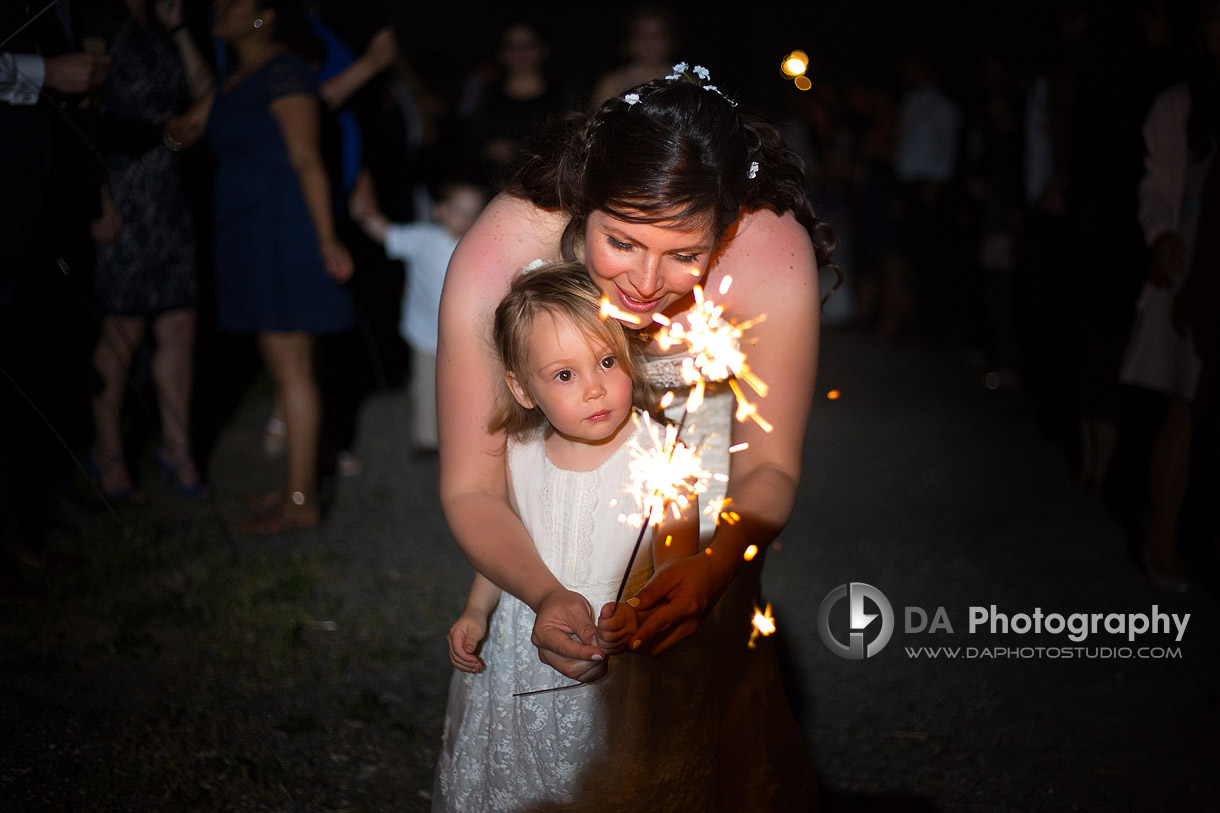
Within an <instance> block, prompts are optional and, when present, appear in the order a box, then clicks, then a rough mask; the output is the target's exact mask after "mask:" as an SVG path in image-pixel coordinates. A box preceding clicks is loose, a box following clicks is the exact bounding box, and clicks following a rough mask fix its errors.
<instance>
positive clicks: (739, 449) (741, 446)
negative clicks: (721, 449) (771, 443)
mask: <svg viewBox="0 0 1220 813" xmlns="http://www.w3.org/2000/svg"><path fill="white" fill-rule="evenodd" d="M749 448H750V444H748V443H738V444H737V445H736V446H730V447H729V454H733V453H734V452H744V451H745V450H746V449H749Z"/></svg>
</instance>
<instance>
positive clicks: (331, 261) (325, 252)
mask: <svg viewBox="0 0 1220 813" xmlns="http://www.w3.org/2000/svg"><path fill="white" fill-rule="evenodd" d="M318 254H319V255H321V257H322V265H323V267H325V268H326V273H327V274H330V275H331V277H333V278H334V279H335V281H336V282H340V283H343V282H347V281H348V280H349V279H351V278H352V272H353V271H354V270H355V266H354V265H353V264H352V255H351V254H348V253H347V247H346V246H344V245H343V244H342V243H340V242H339V241H338V240H330V241H327V242H324V243H322V244H321V245H320V246H318Z"/></svg>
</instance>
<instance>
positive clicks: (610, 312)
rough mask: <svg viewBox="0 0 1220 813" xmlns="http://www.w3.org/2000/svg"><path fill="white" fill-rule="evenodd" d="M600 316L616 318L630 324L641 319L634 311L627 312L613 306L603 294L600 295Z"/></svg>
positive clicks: (636, 323) (639, 321)
mask: <svg viewBox="0 0 1220 813" xmlns="http://www.w3.org/2000/svg"><path fill="white" fill-rule="evenodd" d="M601 317H602V318H603V319H617V320H619V321H620V322H626V323H627V324H630V325H639V324H641V323H642V321H643V320H642V319H640V317H638V316H636V315H635V314H634V313H628V312H627V311H624V310H619V309H618V308H616V307H614V306H613V305H611V304H610V300H609V299H608V298H606V297H604V296H603V297H602V308H601Z"/></svg>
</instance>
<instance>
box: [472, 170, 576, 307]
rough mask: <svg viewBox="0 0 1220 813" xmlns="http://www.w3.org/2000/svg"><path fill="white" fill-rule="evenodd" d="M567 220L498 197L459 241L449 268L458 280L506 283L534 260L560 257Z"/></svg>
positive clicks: (519, 200) (519, 201)
mask: <svg viewBox="0 0 1220 813" xmlns="http://www.w3.org/2000/svg"><path fill="white" fill-rule="evenodd" d="M566 224H567V217H566V216H565V215H564V214H563V213H561V212H553V211H549V210H546V209H542V208H539V207H538V206H535V205H534V204H532V203H530V202H529V201H528V200H524V199H523V198H518V197H513V196H512V195H506V194H504V193H500V194H499V195H497V196H496V197H495V198H494V199H492V201H491V202H490V203H488V204H487V206H486V208H484V209H483V212H482V213H481V214H480V215H479V217H478V219H477V220H476V221H475V223H474V225H473V226H472V227H471V228H470V231H468V232H467V233H466V235H465V236H464V237H462V239H461V241H460V242H459V243H458V247H457V249H456V250H455V251H454V257H453V260H452V261H451V262H450V264H449V273H450V274H455V275H457V276H460V277H461V278H474V279H477V280H487V279H489V278H494V279H496V280H501V281H502V282H503V286H502V287H503V288H505V289H506V288H507V285H508V280H511V279H512V277H513V276H514V275H515V274H516V273H517V272H518V271H520V270H521V269H522V268H524V267H525V266H526V265H528V264H529V263H531V262H533V261H534V260H538V259H543V260H554V259H558V257H559V238H560V236H561V235H562V234H563V229H564V226H565V225H566Z"/></svg>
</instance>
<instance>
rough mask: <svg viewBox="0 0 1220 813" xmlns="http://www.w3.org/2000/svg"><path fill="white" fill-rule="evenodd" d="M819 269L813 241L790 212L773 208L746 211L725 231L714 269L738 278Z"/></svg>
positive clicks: (767, 276)
mask: <svg viewBox="0 0 1220 813" xmlns="http://www.w3.org/2000/svg"><path fill="white" fill-rule="evenodd" d="M816 269H817V260H816V257H815V254H814V250H813V241H812V240H811V239H810V237H809V232H808V231H807V230H806V229H805V227H804V226H802V225H801V224H800V222H798V221H797V219H796V218H795V217H793V215H792V213H791V212H786V213H784V214H777V213H776V212H774V211H772V210H770V209H754V210H751V211H747V212H744V213H743V214H742V215H741V217H740V218H738V219H737V222H736V223H734V224H733V227H732V228H731V229H730V231H729V233H728V234H727V235H725V240H724V246H723V248H722V249H721V252H720V256H719V257H718V258H717V260H716V263H715V265H714V266H713V271H715V272H716V276H725V275H731V276H733V277H735V278H751V277H756V276H761V277H764V278H766V279H775V278H777V277H778V278H783V277H785V276H787V275H789V274H796V275H801V276H804V275H810V274H813V273H814V272H815V271H816Z"/></svg>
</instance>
